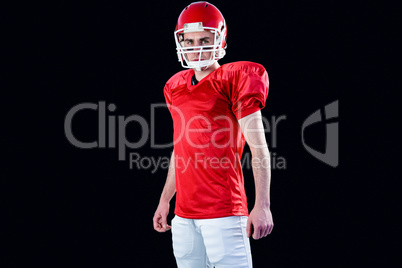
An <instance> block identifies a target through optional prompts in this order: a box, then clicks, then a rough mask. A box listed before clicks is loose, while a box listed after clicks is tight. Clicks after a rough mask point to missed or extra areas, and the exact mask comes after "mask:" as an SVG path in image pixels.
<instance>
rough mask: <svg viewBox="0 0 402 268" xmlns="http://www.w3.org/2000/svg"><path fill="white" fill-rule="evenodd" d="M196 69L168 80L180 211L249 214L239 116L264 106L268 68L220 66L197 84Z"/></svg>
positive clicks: (204, 214) (192, 214)
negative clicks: (193, 81) (195, 82)
mask: <svg viewBox="0 0 402 268" xmlns="http://www.w3.org/2000/svg"><path fill="white" fill-rule="evenodd" d="M193 75H194V71H193V70H192V69H189V70H184V71H181V72H179V73H177V74H175V75H174V76H172V77H171V78H170V79H169V81H168V82H167V83H166V85H165V88H164V94H165V98H166V102H167V105H168V108H169V110H170V112H171V115H172V118H173V125H174V156H175V177H176V208H175V214H176V215H178V216H180V217H183V218H192V219H206V218H219V217H226V216H243V215H246V216H248V208H247V198H246V193H245V189H244V178H243V172H242V167H241V161H240V159H241V156H242V153H243V148H244V144H245V139H244V137H243V134H242V132H241V129H240V126H239V124H238V121H237V120H239V119H240V118H242V117H244V116H247V115H249V114H252V113H254V112H256V111H258V110H260V109H262V108H263V107H264V106H265V101H266V98H267V95H268V85H269V82H268V74H267V72H266V70H265V69H264V67H263V66H262V65H260V64H257V63H253V62H234V63H228V64H224V65H222V66H220V67H219V68H218V69H216V70H214V71H213V72H212V73H210V74H209V75H208V76H207V77H205V78H204V79H202V80H201V81H199V82H198V84H196V85H192V82H191V80H192V77H193Z"/></svg>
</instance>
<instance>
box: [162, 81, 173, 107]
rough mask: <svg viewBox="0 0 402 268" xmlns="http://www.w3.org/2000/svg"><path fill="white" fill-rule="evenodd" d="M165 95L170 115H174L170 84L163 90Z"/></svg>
mask: <svg viewBox="0 0 402 268" xmlns="http://www.w3.org/2000/svg"><path fill="white" fill-rule="evenodd" d="M163 93H164V95H165V101H166V105H167V107H168V109H169V111H170V113H172V110H171V109H172V94H171V90H170V89H169V86H168V84H166V85H165V87H164V89H163Z"/></svg>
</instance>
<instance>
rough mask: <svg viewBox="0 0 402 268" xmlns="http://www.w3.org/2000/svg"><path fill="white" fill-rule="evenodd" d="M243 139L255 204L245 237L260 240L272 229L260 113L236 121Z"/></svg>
mask: <svg viewBox="0 0 402 268" xmlns="http://www.w3.org/2000/svg"><path fill="white" fill-rule="evenodd" d="M238 121H239V124H240V127H241V130H242V132H243V135H244V138H245V139H246V141H247V144H248V145H249V147H250V151H251V154H252V166H253V174H254V181H255V204H254V208H253V209H252V210H251V212H250V215H249V218H248V221H247V235H248V237H250V235H251V227H253V229H254V232H253V238H254V239H260V238H262V237H265V236H267V235H268V234H270V233H271V231H272V228H273V227H274V222H273V220H272V213H271V209H270V205H271V202H270V184H271V161H270V155H269V150H268V145H267V141H266V139H265V132H264V125H263V123H262V116H261V112H260V111H257V112H255V113H252V114H250V115H248V116H245V117H243V118H241V119H239V120H238Z"/></svg>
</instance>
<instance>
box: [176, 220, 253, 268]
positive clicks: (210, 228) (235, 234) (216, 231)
mask: <svg viewBox="0 0 402 268" xmlns="http://www.w3.org/2000/svg"><path fill="white" fill-rule="evenodd" d="M246 226H247V217H246V216H230V217H223V218H215V219H200V220H198V219H197V220H193V219H185V218H181V217H179V216H177V215H176V216H175V217H174V218H173V220H172V238H173V253H174V256H175V258H176V262H177V267H178V268H206V267H208V268H212V267H215V268H224V267H225V268H229V267H230V268H240V267H241V268H251V267H253V265H252V260H251V250H250V241H249V238H248V237H247V233H246Z"/></svg>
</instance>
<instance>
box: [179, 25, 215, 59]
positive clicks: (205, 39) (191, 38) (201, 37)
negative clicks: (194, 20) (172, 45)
mask: <svg viewBox="0 0 402 268" xmlns="http://www.w3.org/2000/svg"><path fill="white" fill-rule="evenodd" d="M183 37H184V47H189V48H191V47H194V46H211V45H213V44H214V38H215V35H214V34H213V33H211V32H209V31H203V32H195V33H185V34H184V36H183ZM197 50H198V51H199V50H200V49H199V48H195V49H194V51H197ZM210 57H211V52H202V53H201V59H200V60H209V59H210ZM199 58H200V53H199V52H194V53H187V59H188V60H189V61H198V60H199Z"/></svg>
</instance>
